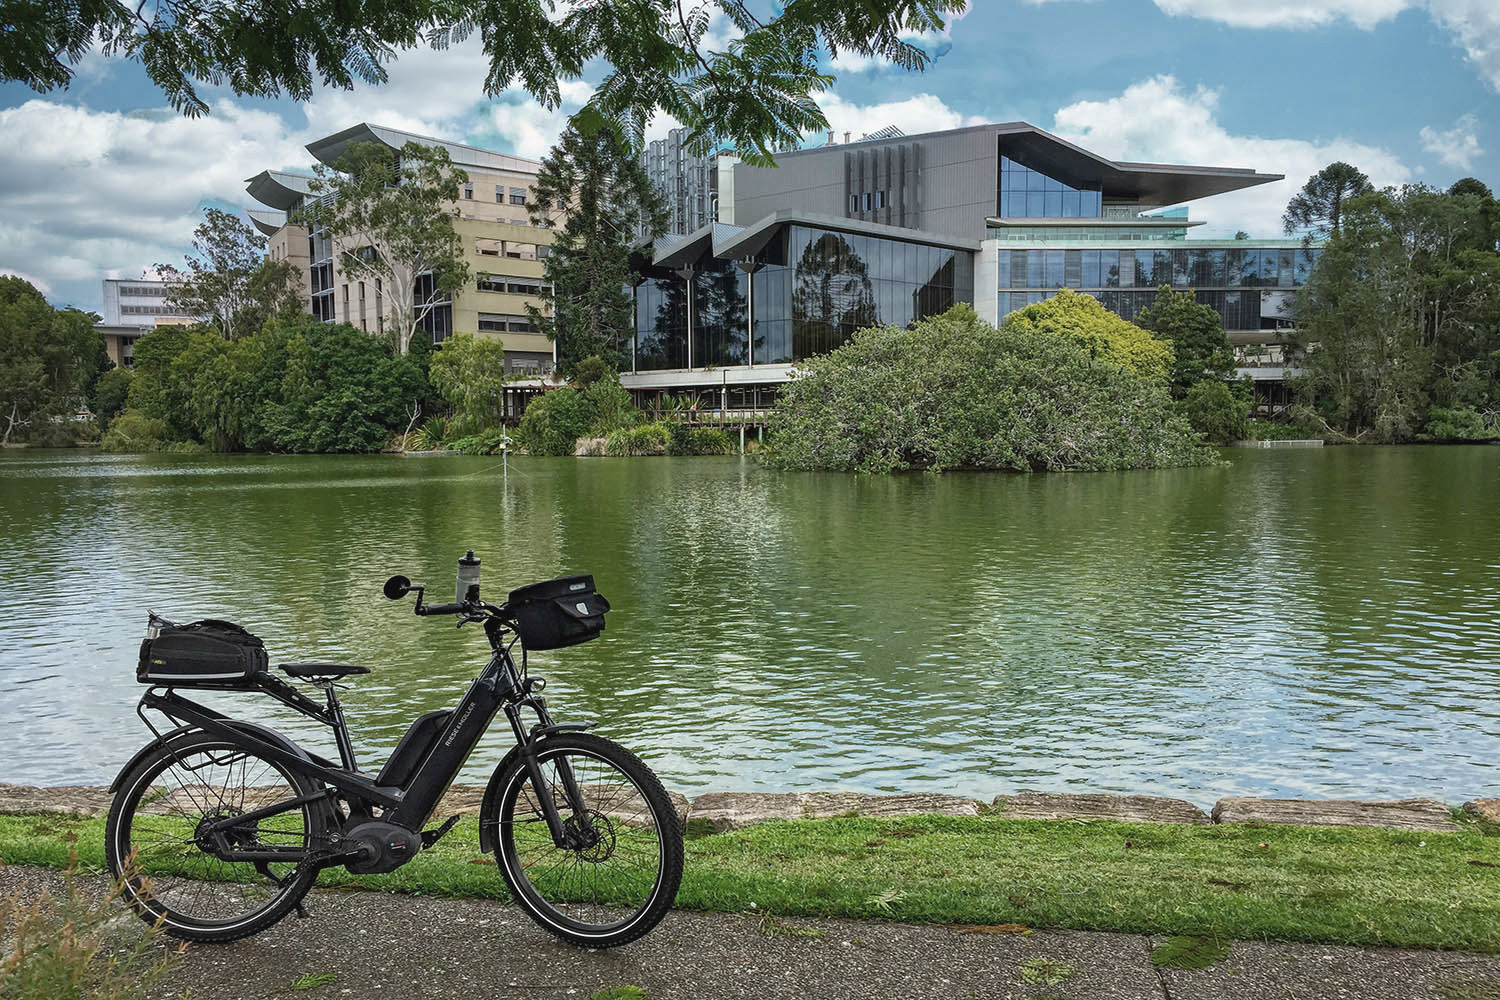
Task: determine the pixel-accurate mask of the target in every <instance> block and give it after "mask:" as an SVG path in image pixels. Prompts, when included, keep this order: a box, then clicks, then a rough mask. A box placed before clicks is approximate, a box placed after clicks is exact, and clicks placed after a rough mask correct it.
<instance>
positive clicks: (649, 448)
mask: <svg viewBox="0 0 1500 1000" xmlns="http://www.w3.org/2000/svg"><path fill="white" fill-rule="evenodd" d="M669 441H670V434H669V433H668V431H667V425H666V424H644V425H642V426H640V427H633V428H631V429H629V430H624V429H621V430H617V431H615V432H614V433H612V434H610V435H609V437H607V438H605V439H604V454H606V455H608V456H610V457H611V458H632V457H635V456H640V455H665V454H666V453H667V445H668V443H669Z"/></svg>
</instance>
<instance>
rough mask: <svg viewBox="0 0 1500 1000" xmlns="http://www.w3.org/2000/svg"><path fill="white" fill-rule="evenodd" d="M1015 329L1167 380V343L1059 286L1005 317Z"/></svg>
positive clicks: (1093, 300)
mask: <svg viewBox="0 0 1500 1000" xmlns="http://www.w3.org/2000/svg"><path fill="white" fill-rule="evenodd" d="M1004 325H1005V327H1006V328H1007V329H1010V330H1014V331H1015V332H1017V333H1037V334H1046V335H1048V336H1053V337H1062V338H1064V339H1067V340H1070V341H1072V342H1073V343H1075V344H1078V345H1079V346H1081V347H1083V348H1084V349H1085V351H1086V352H1087V354H1088V356H1089V357H1091V358H1093V359H1094V360H1096V361H1100V362H1103V363H1104V364H1108V365H1114V366H1116V367H1118V368H1125V369H1127V370H1129V371H1133V372H1135V373H1136V374H1137V375H1144V376H1146V377H1148V378H1160V379H1166V378H1168V377H1169V375H1170V374H1171V371H1172V365H1173V360H1174V355H1173V353H1172V345H1171V344H1169V343H1167V342H1166V341H1164V340H1158V339H1157V338H1156V337H1153V336H1152V335H1151V333H1150V332H1149V331H1147V330H1143V329H1141V328H1140V327H1138V326H1136V325H1135V324H1134V323H1131V322H1129V321H1128V320H1123V319H1121V318H1120V317H1119V316H1116V315H1115V314H1114V313H1113V312H1111V311H1110V310H1108V309H1106V308H1104V306H1103V305H1101V304H1100V303H1099V300H1098V299H1096V298H1094V297H1093V296H1092V295H1083V294H1081V293H1079V292H1075V291H1073V290H1072V289H1071V288H1064V289H1062V290H1061V291H1059V292H1058V293H1057V294H1056V295H1054V296H1052V297H1051V298H1050V299H1047V300H1045V301H1042V302H1037V303H1034V304H1032V305H1029V306H1027V307H1026V308H1024V309H1018V310H1016V311H1015V312H1013V313H1011V314H1010V315H1009V316H1007V317H1005V323H1004Z"/></svg>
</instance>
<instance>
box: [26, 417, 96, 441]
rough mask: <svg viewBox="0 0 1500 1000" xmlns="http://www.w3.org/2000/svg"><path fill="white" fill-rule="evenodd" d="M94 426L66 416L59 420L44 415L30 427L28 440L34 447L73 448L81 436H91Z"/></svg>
mask: <svg viewBox="0 0 1500 1000" xmlns="http://www.w3.org/2000/svg"><path fill="white" fill-rule="evenodd" d="M92 426H93V425H92V424H88V423H82V422H80V421H77V420H69V419H68V418H66V417H64V418H62V419H60V420H59V419H54V418H53V417H50V416H44V417H40V418H38V419H37V420H36V421H35V422H34V423H33V424H32V425H31V427H30V428H28V431H29V433H28V434H27V435H26V441H27V443H28V444H30V445H31V446H32V447H33V448H72V447H74V446H75V445H77V444H78V442H79V440H80V439H81V438H86V437H88V436H89V429H90V428H91V427H92Z"/></svg>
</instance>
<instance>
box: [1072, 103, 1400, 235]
mask: <svg viewBox="0 0 1500 1000" xmlns="http://www.w3.org/2000/svg"><path fill="white" fill-rule="evenodd" d="M1217 105H1218V94H1217V92H1215V91H1213V90H1210V89H1207V88H1204V87H1199V88H1197V89H1196V90H1193V91H1186V90H1184V89H1183V88H1182V87H1181V86H1180V85H1179V84H1178V82H1177V80H1176V79H1175V78H1173V77H1170V76H1158V77H1154V78H1152V79H1149V80H1143V81H1141V82H1140V83H1137V84H1134V85H1132V86H1130V87H1128V88H1127V89H1126V90H1125V92H1124V93H1122V94H1120V95H1119V96H1118V97H1113V98H1110V99H1109V100H1105V101H1079V102H1078V103H1076V104H1070V105H1068V106H1067V107H1065V108H1063V109H1062V110H1060V111H1058V112H1057V116H1056V118H1055V120H1054V123H1053V126H1052V131H1054V132H1056V133H1057V134H1058V135H1060V136H1062V137H1063V138H1065V139H1068V140H1070V141H1072V142H1076V143H1077V144H1078V145H1080V146H1082V147H1084V148H1085V149H1088V150H1090V151H1091V152H1095V153H1098V154H1099V155H1101V156H1107V157H1109V158H1110V159H1114V160H1134V161H1144V162H1151V163H1182V164H1202V165H1206V166H1222V167H1251V168H1254V169H1256V170H1260V171H1262V172H1268V173H1269V172H1274V173H1281V174H1285V175H1286V178H1285V179H1284V180H1281V181H1276V182H1273V183H1270V184H1262V185H1260V186H1258V187H1253V188H1250V189H1248V190H1244V191H1236V192H1233V193H1230V194H1223V195H1218V196H1216V197H1214V198H1212V199H1208V200H1207V201H1204V202H1200V203H1198V204H1197V205H1196V206H1195V209H1196V210H1195V211H1194V213H1193V214H1194V215H1195V216H1198V217H1201V218H1204V219H1206V220H1208V221H1209V223H1210V225H1207V226H1204V227H1203V228H1202V229H1198V230H1195V231H1194V235H1195V236H1212V235H1216V234H1224V235H1227V234H1231V233H1233V232H1234V231H1235V230H1237V229H1243V230H1245V231H1246V232H1248V233H1250V234H1251V235H1252V236H1259V237H1270V236H1275V235H1277V234H1279V233H1280V232H1281V214H1282V212H1283V211H1284V210H1285V209H1286V203H1287V201H1288V200H1290V199H1291V197H1292V195H1293V194H1295V193H1296V192H1297V190H1298V189H1299V188H1301V187H1302V185H1303V184H1305V183H1306V182H1307V179H1308V178H1309V177H1310V176H1312V175H1313V174H1314V173H1316V172H1317V171H1319V170H1321V169H1322V168H1323V167H1325V166H1327V165H1328V164H1329V163H1331V162H1333V161H1334V160H1345V161H1347V162H1349V163H1352V164H1354V165H1355V166H1357V167H1359V168H1360V169H1361V170H1363V171H1364V172H1365V173H1366V174H1368V175H1369V177H1370V180H1371V182H1372V183H1373V184H1375V186H1376V187H1382V186H1384V185H1387V184H1397V183H1401V182H1402V181H1405V180H1407V179H1409V178H1410V176H1411V171H1410V169H1409V168H1408V167H1407V166H1406V165H1405V164H1403V163H1402V162H1401V161H1400V160H1399V159H1397V158H1396V157H1395V156H1394V155H1392V154H1391V153H1389V152H1387V151H1386V150H1384V149H1380V148H1378V147H1374V146H1367V145H1364V144H1361V143H1356V142H1352V141H1349V140H1345V139H1333V140H1328V141H1309V140H1304V139H1276V138H1263V137H1260V136H1245V135H1234V134H1231V133H1230V132H1229V131H1228V130H1227V129H1225V128H1224V126H1223V125H1221V124H1220V123H1219V121H1218V119H1217V117H1216V115H1215V112H1216V109H1217Z"/></svg>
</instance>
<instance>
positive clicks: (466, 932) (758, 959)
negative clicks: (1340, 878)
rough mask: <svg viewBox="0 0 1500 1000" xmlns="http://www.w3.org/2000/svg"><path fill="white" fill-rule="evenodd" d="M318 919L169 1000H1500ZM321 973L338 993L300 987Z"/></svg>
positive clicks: (1071, 941) (1272, 958)
mask: <svg viewBox="0 0 1500 1000" xmlns="http://www.w3.org/2000/svg"><path fill="white" fill-rule="evenodd" d="M98 883H99V886H100V887H101V889H102V886H103V885H104V882H103V880H102V879H100V880H98ZM60 885H61V878H60V877H59V875H58V873H57V872H55V871H52V870H48V869H37V868H23V867H19V866H10V867H7V868H5V869H3V870H0V894H3V893H9V892H13V891H16V890H18V889H22V888H27V889H32V888H33V887H40V886H47V887H49V888H52V889H53V890H54V891H55V890H56V888H57V887H59V886H60ZM307 908H308V911H309V913H310V917H309V918H308V919H306V920H299V919H297V918H296V917H295V916H292V917H288V918H287V919H285V920H283V921H282V922H281V923H280V924H278V925H277V926H276V927H273V928H272V929H271V930H269V931H266V932H265V933H263V934H260V935H258V936H256V937H253V938H250V939H248V940H244V941H237V942H235V943H233V944H228V945H193V946H191V947H190V948H189V949H188V952H187V955H186V957H185V959H184V961H183V964H182V966H181V968H180V969H179V970H178V971H177V972H175V973H174V975H173V978H172V979H171V980H170V981H169V983H168V988H166V989H164V990H161V991H159V993H158V995H159V996H160V997H163V998H166V997H178V996H181V995H182V993H183V991H184V990H188V989H191V995H192V996H193V997H194V998H211V1000H241V998H244V1000H269V998H294V997H306V998H309V1000H335V998H338V1000H341V998H343V997H377V996H378V997H380V998H381V1000H404V998H413V1000H416V998H422V1000H448V998H479V997H483V998H490V997H500V998H512V997H514V998H527V1000H529V998H539V1000H551V998H554V997H555V998H569V997H571V998H574V1000H584V998H586V997H588V996H590V995H591V994H593V993H595V992H597V991H599V990H602V989H606V988H608V987H613V986H621V985H625V984H630V985H635V986H640V987H644V988H645V989H646V990H647V991H648V993H649V996H650V997H651V998H652V1000H782V998H787V1000H927V998H933V1000H958V998H1005V997H1016V998H1022V997H1034V998H1043V997H1046V998H1051V1000H1062V998H1088V1000H1221V998H1232V1000H1294V998H1295V1000H1346V998H1347V1000H1366V998H1368V1000H1429V998H1431V1000H1500V957H1491V956H1483V955H1466V954H1461V953H1456V952H1431V951H1400V950H1395V949H1381V948H1339V947H1324V946H1319V945H1299V944H1275V943H1271V944H1267V943H1256V942H1238V943H1236V944H1235V946H1234V949H1233V951H1232V952H1231V954H1230V956H1229V957H1228V958H1227V959H1225V960H1224V961H1223V962H1221V963H1219V964H1218V965H1215V966H1212V967H1211V968H1208V969H1202V970H1196V971H1179V970H1161V971H1158V970H1156V969H1153V968H1152V966H1151V962H1150V953H1151V949H1152V948H1153V947H1155V946H1156V945H1158V944H1160V943H1161V941H1162V940H1163V939H1160V938H1152V937H1150V936H1147V935H1139V934H1096V933H1085V932H1072V931H1036V932H1034V933H1032V934H1026V935H1020V934H991V933H982V932H975V931H958V930H953V929H950V928H947V927H937V926H918V925H910V924H896V923H881V922H876V921H855V920H801V919H794V918H785V919H776V920H765V919H758V918H756V917H755V916H753V915H750V916H741V915H729V914H719V913H689V912H681V911H678V912H674V913H672V914H670V915H669V916H668V917H667V919H666V920H664V921H663V922H662V924H661V926H659V927H658V928H657V929H656V930H655V931H654V932H653V933H651V934H649V935H647V936H646V937H645V938H644V939H643V940H641V941H637V942H635V943H634V944H630V945H627V946H625V947H623V948H617V949H613V950H610V951H588V950H585V949H580V948H574V947H572V946H571V945H567V944H564V943H562V942H560V941H558V940H556V939H555V938H553V937H551V936H550V935H548V934H546V933H545V932H543V931H542V930H540V929H539V928H537V927H536V926H535V925H534V924H532V923H531V921H530V920H528V919H527V918H526V916H525V915H524V914H522V913H521V912H520V911H519V910H517V909H516V908H515V907H513V906H510V905H508V904H503V903H497V902H494V901H487V900H447V899H432V898H427V897H418V896H392V895H386V894H383V893H376V892H363V891H342V890H318V891H315V892H314V893H313V894H312V895H310V896H309V897H308V899H307ZM1035 959H1048V960H1052V961H1055V962H1062V963H1066V964H1067V965H1068V966H1070V967H1071V968H1072V969H1073V970H1075V971H1074V973H1073V975H1072V976H1071V977H1070V978H1067V979H1066V980H1064V981H1062V982H1061V983H1058V984H1055V985H1046V984H1044V983H1036V984H1028V983H1027V982H1026V981H1025V980H1024V979H1023V977H1022V973H1021V970H1022V967H1023V965H1025V964H1026V963H1028V962H1031V961H1033V960H1035ZM308 973H334V974H336V975H337V976H338V979H337V980H336V981H334V982H332V983H329V984H327V985H323V986H318V987H316V988H314V989H311V990H305V991H298V990H293V989H291V984H292V983H293V981H294V980H296V979H297V978H298V977H299V976H302V975H304V974H308Z"/></svg>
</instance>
